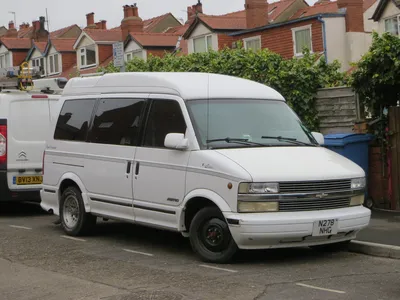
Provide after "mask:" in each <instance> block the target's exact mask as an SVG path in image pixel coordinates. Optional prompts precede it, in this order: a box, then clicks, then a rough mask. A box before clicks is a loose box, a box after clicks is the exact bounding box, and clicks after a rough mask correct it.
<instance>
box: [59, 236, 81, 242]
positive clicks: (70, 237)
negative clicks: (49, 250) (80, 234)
mask: <svg viewBox="0 0 400 300" xmlns="http://www.w3.org/2000/svg"><path fill="white" fill-rule="evenodd" d="M61 237H62V238H64V239H69V240H73V241H78V242H86V240H84V239H78V238H75V237H72V236H68V235H62V236H61Z"/></svg>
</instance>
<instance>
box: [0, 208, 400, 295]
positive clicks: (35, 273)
mask: <svg viewBox="0 0 400 300" xmlns="http://www.w3.org/2000/svg"><path fill="white" fill-rule="evenodd" d="M54 220H55V217H54V216H50V215H47V214H45V213H44V212H42V211H41V209H40V207H38V206H35V205H26V204H25V205H16V206H5V205H0V237H1V238H0V241H1V242H0V299H1V300H8V299H10V300H11V299H12V300H25V299H41V300H47V299H57V300H63V299H105V300H127V299H153V300H158V299H160V300H161V299H162V300H175V299H177V300H178V299H230V300H232V299H246V300H247V299H274V300H275V299H276V300H279V299H285V300H288V299H296V300H298V299H299V300H300V299H307V300H308V299H324V300H330V299H334V300H341V299H352V300H356V299H393V300H395V299H396V300H398V299H400V260H391V259H383V258H377V257H370V256H365V255H359V254H353V253H348V252H339V253H334V254H326V253H320V252H316V251H314V250H311V249H308V248H304V249H287V250H269V251H244V252H240V253H239V255H238V256H237V257H236V259H235V260H234V262H232V263H231V264H229V265H210V264H204V263H202V262H201V261H199V260H198V259H197V257H195V256H194V255H193V253H192V251H191V249H190V244H189V242H188V240H187V239H184V238H183V237H182V236H181V235H179V234H175V233H168V232H163V231H158V230H154V229H148V228H145V227H140V226H135V225H131V224H122V223H117V222H103V221H101V222H100V223H99V225H98V226H97V229H96V231H95V232H94V234H93V235H92V236H88V237H83V238H80V239H70V238H66V237H65V236H64V233H63V231H62V230H61V228H60V226H57V225H54V224H53V223H52V222H53V221H54Z"/></svg>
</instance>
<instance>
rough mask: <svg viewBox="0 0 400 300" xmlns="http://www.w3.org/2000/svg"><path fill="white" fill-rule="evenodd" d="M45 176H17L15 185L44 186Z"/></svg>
mask: <svg viewBox="0 0 400 300" xmlns="http://www.w3.org/2000/svg"><path fill="white" fill-rule="evenodd" d="M42 182H43V176H17V177H16V178H15V183H16V184H17V185H31V184H42Z"/></svg>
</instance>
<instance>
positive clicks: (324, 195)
mask: <svg viewBox="0 0 400 300" xmlns="http://www.w3.org/2000/svg"><path fill="white" fill-rule="evenodd" d="M328 196H329V195H328V194H325V193H322V194H317V195H315V197H317V198H320V199H321V198H325V197H328Z"/></svg>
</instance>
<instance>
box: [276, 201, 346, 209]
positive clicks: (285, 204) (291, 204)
mask: <svg viewBox="0 0 400 300" xmlns="http://www.w3.org/2000/svg"><path fill="white" fill-rule="evenodd" d="M349 206H350V198H341V199H317V198H315V199H305V200H302V199H294V200H284V201H280V202H279V211H307V210H325V209H336V208H344V207H349Z"/></svg>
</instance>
